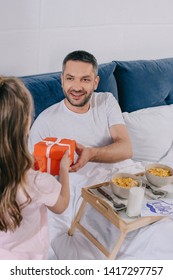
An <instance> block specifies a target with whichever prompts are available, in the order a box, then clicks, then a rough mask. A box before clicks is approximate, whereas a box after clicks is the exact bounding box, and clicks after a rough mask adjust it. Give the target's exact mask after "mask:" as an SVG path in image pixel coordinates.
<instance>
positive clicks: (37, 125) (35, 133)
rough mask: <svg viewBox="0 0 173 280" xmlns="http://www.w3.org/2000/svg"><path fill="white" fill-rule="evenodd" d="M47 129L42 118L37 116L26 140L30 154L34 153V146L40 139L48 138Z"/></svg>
mask: <svg viewBox="0 0 173 280" xmlns="http://www.w3.org/2000/svg"><path fill="white" fill-rule="evenodd" d="M48 135H49V127H48V125H47V122H46V119H45V117H44V116H41V115H40V116H39V117H38V118H37V119H36V120H35V121H34V123H33V125H32V127H31V129H30V132H29V138H28V148H29V151H30V153H31V154H32V153H33V151H34V145H35V144H36V143H38V142H40V141H41V140H42V139H44V138H46V137H48Z"/></svg>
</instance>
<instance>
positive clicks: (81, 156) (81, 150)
mask: <svg viewBox="0 0 173 280" xmlns="http://www.w3.org/2000/svg"><path fill="white" fill-rule="evenodd" d="M76 153H77V154H78V159H77V161H76V163H75V164H73V165H72V166H71V167H70V171H72V172H76V171H78V170H79V169H80V168H82V167H83V166H84V165H85V164H86V163H87V162H88V161H89V160H90V158H91V149H90V148H86V147H85V146H83V145H81V144H79V143H76Z"/></svg>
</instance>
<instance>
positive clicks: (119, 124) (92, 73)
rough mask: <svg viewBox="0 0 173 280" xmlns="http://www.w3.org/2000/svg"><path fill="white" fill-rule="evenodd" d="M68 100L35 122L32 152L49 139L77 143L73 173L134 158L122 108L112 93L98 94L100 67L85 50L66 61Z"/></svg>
mask: <svg viewBox="0 0 173 280" xmlns="http://www.w3.org/2000/svg"><path fill="white" fill-rule="evenodd" d="M61 81H62V88H63V91H64V95H65V99H64V100H62V101H61V102H59V103H57V104H54V105H52V106H50V107H49V108H47V109H46V110H45V111H44V112H42V113H41V114H40V115H39V117H38V118H37V119H36V121H35V122H34V124H33V126H32V128H31V132H30V138H29V145H30V150H31V151H32V150H33V146H34V144H35V143H36V142H38V141H40V140H41V139H43V138H46V137H60V138H70V139H74V140H76V142H77V148H76V152H77V154H78V158H77V161H76V162H75V163H74V164H73V165H72V166H71V171H78V170H79V169H80V168H82V167H83V166H84V165H85V164H86V163H87V162H89V161H90V162H102V163H114V162H118V161H122V160H125V159H128V158H131V156H132V147H131V143H130V139H129V136H128V132H127V129H126V126H125V124H124V121H123V117H122V114H121V110H120V107H119V105H118V103H117V101H116V100H115V98H114V97H113V95H112V94H111V93H108V92H106V93H103V92H101V93H96V92H94V90H96V89H97V86H98V83H99V76H98V64H97V60H96V59H95V57H94V56H93V55H92V54H90V53H88V52H86V51H74V52H72V53H70V54H68V55H67V56H66V57H65V59H64V61H63V71H62V75H61Z"/></svg>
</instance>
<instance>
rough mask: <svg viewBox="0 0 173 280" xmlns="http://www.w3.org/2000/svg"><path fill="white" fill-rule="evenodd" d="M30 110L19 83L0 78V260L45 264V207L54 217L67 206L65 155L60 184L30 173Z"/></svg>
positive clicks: (29, 100)
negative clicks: (23, 260)
mask: <svg viewBox="0 0 173 280" xmlns="http://www.w3.org/2000/svg"><path fill="white" fill-rule="evenodd" d="M32 110H33V102H32V98H31V95H30V93H29V91H28V90H27V88H26V87H25V86H24V84H23V83H22V81H20V80H19V79H18V78H15V77H2V76H0V259H46V258H47V254H48V247H49V236H48V220H47V208H49V209H50V210H51V211H52V212H54V213H58V214H59V213H62V212H63V211H64V210H65V209H66V208H67V207H68V203H69V197H70V193H69V176H68V171H69V167H70V164H71V160H70V158H69V156H68V152H66V153H65V154H64V156H63V158H62V160H61V163H60V176H59V181H60V182H58V181H57V180H56V179H55V178H54V177H53V176H51V175H50V174H48V173H41V172H39V171H34V170H33V169H32V167H33V158H32V156H31V155H30V153H29V151H28V146H27V139H28V133H29V129H30V124H31V117H32ZM61 186H62V188H61Z"/></svg>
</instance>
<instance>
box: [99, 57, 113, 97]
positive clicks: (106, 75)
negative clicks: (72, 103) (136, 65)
mask: <svg viewBox="0 0 173 280" xmlns="http://www.w3.org/2000/svg"><path fill="white" fill-rule="evenodd" d="M115 66H116V63H115V62H109V63H104V64H100V65H99V68H98V75H99V77H100V82H99V84H98V88H97V90H96V92H99V91H101V92H102V91H103V92H105V91H108V92H112V94H113V95H114V96H115V98H116V99H118V92H117V84H116V81H115V77H114V70H115Z"/></svg>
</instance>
